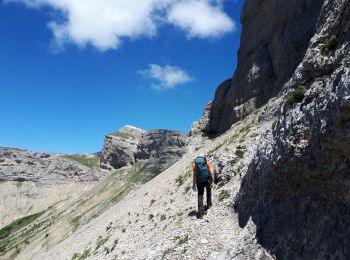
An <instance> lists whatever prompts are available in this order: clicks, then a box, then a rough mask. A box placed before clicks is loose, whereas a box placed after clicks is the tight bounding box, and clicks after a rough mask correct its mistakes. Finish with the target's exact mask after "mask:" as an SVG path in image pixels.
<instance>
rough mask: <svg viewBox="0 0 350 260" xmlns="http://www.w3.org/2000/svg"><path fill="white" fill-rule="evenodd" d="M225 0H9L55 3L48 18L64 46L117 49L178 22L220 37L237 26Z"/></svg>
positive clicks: (189, 30) (194, 33) (192, 31)
mask: <svg viewBox="0 0 350 260" xmlns="http://www.w3.org/2000/svg"><path fill="white" fill-rule="evenodd" d="M221 1H222V0H139V1H132V0H4V2H5V3H22V4H25V5H26V6H27V7H29V8H38V9H40V8H43V7H50V8H52V9H54V10H55V11H56V12H55V16H54V17H53V18H52V20H51V21H50V22H49V23H48V27H49V28H50V30H52V33H53V36H54V42H55V44H56V45H57V46H58V47H64V45H65V44H67V43H73V44H76V45H78V46H79V47H84V46H85V45H87V44H90V45H92V46H94V47H96V48H97V49H99V50H101V51H105V50H108V49H117V48H118V47H119V45H120V44H121V43H122V41H123V40H124V39H126V38H131V39H135V38H139V37H154V36H156V35H157V31H158V28H159V27H160V26H163V25H164V24H172V25H174V26H176V27H178V28H180V29H181V30H183V31H184V32H185V33H186V34H187V35H188V36H189V37H200V38H209V37H218V36H221V35H222V34H224V33H227V32H231V31H233V30H234V22H233V21H232V20H231V19H230V18H229V17H228V15H227V14H226V13H225V12H224V10H223V8H222V5H221V4H220V2H221Z"/></svg>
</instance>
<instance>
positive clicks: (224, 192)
mask: <svg viewBox="0 0 350 260" xmlns="http://www.w3.org/2000/svg"><path fill="white" fill-rule="evenodd" d="M229 197H230V192H229V191H227V190H222V191H221V192H220V194H219V202H221V201H223V200H224V199H227V198H229Z"/></svg>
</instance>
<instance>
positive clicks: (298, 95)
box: [287, 85, 306, 105]
mask: <svg viewBox="0 0 350 260" xmlns="http://www.w3.org/2000/svg"><path fill="white" fill-rule="evenodd" d="M305 93H306V87H305V86H304V85H300V86H298V87H297V88H296V89H294V91H293V93H292V94H290V95H288V96H287V102H288V103H289V104H290V105H292V104H294V103H300V102H301V101H303V99H304V97H305Z"/></svg>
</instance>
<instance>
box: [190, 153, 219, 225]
mask: <svg viewBox="0 0 350 260" xmlns="http://www.w3.org/2000/svg"><path fill="white" fill-rule="evenodd" d="M192 172H193V185H192V189H193V190H194V191H196V190H198V218H200V219H201V218H203V214H204V206H203V195H204V188H205V189H206V193H207V209H209V208H210V207H211V205H212V203H211V188H212V187H213V182H214V168H213V166H212V165H211V163H210V162H209V161H208V160H207V159H206V158H205V156H204V155H198V156H197V158H196V159H195V160H194V163H193V165H192Z"/></svg>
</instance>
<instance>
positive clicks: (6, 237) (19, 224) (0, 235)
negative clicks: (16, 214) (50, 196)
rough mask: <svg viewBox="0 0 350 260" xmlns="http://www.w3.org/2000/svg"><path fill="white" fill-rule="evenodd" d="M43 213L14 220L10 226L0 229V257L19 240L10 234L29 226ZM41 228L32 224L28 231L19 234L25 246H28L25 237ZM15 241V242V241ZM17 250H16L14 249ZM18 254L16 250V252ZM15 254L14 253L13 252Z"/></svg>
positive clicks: (39, 225)
mask: <svg viewBox="0 0 350 260" xmlns="http://www.w3.org/2000/svg"><path fill="white" fill-rule="evenodd" d="M44 213H45V211H41V212H39V213H36V214H33V215H29V216H26V217H23V218H20V219H17V220H15V221H14V222H12V223H11V224H9V225H7V226H6V227H4V228H2V229H1V230H0V255H3V254H4V253H5V252H8V251H9V250H11V249H13V248H14V246H15V243H16V241H17V240H19V239H20V238H17V237H15V238H14V237H12V234H14V233H16V232H17V231H19V230H21V229H23V228H24V227H25V226H27V225H29V224H31V223H32V222H34V221H35V220H37V219H38V218H39V217H40V216H41V215H42V214H44ZM40 227H41V223H40V224H34V225H33V226H32V227H31V228H30V229H29V230H24V231H23V232H22V233H21V234H19V236H20V237H23V240H24V241H25V243H26V244H29V241H28V238H26V236H31V235H32V234H33V232H35V230H37V229H38V228H40ZM16 239H17V240H16ZM16 249H18V248H16ZM16 251H17V252H18V250H16ZM14 253H15V254H16V252H14Z"/></svg>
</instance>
